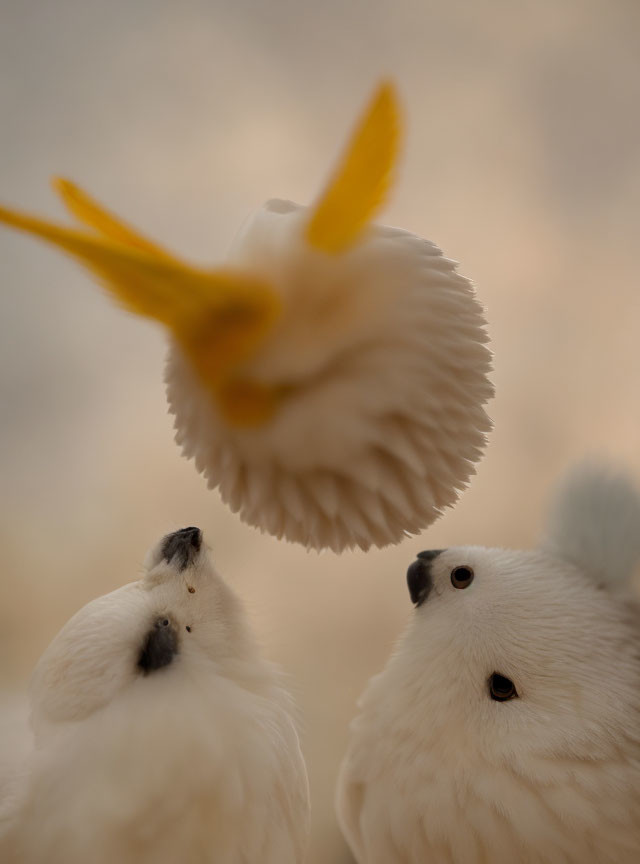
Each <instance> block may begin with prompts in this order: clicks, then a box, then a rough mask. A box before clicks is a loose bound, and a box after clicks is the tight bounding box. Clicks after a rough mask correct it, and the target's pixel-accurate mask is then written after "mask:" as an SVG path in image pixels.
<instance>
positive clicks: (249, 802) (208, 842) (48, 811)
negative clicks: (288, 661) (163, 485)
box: [0, 527, 309, 864]
mask: <svg viewBox="0 0 640 864" xmlns="http://www.w3.org/2000/svg"><path fill="white" fill-rule="evenodd" d="M31 708H32V721H33V728H34V733H35V743H36V747H35V749H34V751H33V753H32V755H31V758H30V760H29V762H28V764H27V765H26V766H25V771H24V783H23V785H22V787H18V789H17V790H16V794H15V797H14V798H13V800H12V801H10V802H4V803H5V806H4V807H0V811H1V812H2V813H5V812H6V813H7V816H6V818H4V819H3V820H2V823H1V824H0V860H1V861H2V864H115V862H117V864H177V862H181V864H256V862H258V861H260V862H264V864H302V861H303V860H304V855H305V847H306V840H307V828H308V816H309V800H308V790H307V778H306V771H305V766H304V762H303V759H302V755H301V752H300V747H299V743H298V736H297V733H296V727H295V723H294V720H293V717H292V706H291V702H290V699H289V696H288V694H287V693H286V691H285V690H284V688H283V685H282V682H281V677H280V674H279V672H278V670H277V669H276V668H275V667H273V666H272V665H271V664H269V663H267V662H266V661H264V660H262V659H261V658H260V656H259V654H258V650H257V647H256V644H255V640H254V638H253V636H252V634H251V632H250V630H249V627H248V625H247V622H246V620H245V615H244V612H243V610H242V607H241V605H240V603H239V600H238V598H237V597H236V596H235V595H234V593H233V592H232V591H231V590H230V588H229V587H228V586H227V585H226V584H225V583H224V582H223V580H222V579H221V578H220V576H219V575H218V573H217V572H216V570H215V569H214V568H213V566H212V564H211V561H210V559H209V555H208V553H207V550H206V549H205V548H204V546H203V543H202V534H201V532H200V530H199V529H198V528H194V527H190V528H185V529H182V530H181V531H177V532H174V533H173V534H170V535H168V536H167V537H165V538H164V539H163V540H162V541H161V542H160V543H159V544H158V546H156V547H155V549H154V550H152V552H151V553H150V554H149V556H148V559H147V563H146V568H145V573H144V575H143V576H142V578H141V579H139V580H138V581H136V582H132V583H130V584H128V585H125V586H124V587H122V588H119V589H118V590H116V591H114V592H112V593H111V594H107V595H106V596H104V597H100V598H98V599H97V600H94V601H92V602H91V603H89V604H87V605H86V606H85V607H84V608H82V609H81V610H80V611H79V612H78V613H77V614H76V615H75V616H74V617H73V618H72V619H71V620H70V621H69V622H68V623H67V624H66V625H65V627H63V629H62V630H61V631H60V633H59V634H58V635H57V636H56V638H55V639H54V640H53V642H52V643H51V645H50V646H49V648H48V649H47V650H46V651H45V653H44V655H43V657H42V658H41V660H40V662H39V663H38V666H37V668H36V671H35V674H34V677H33V682H32V687H31ZM0 804H2V802H0ZM3 829H4V833H3Z"/></svg>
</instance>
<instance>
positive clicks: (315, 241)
mask: <svg viewBox="0 0 640 864" xmlns="http://www.w3.org/2000/svg"><path fill="white" fill-rule="evenodd" d="M399 143H400V109H399V105H398V99H397V96H396V92H395V89H394V87H393V85H392V84H391V83H389V82H384V83H382V84H381V85H380V86H379V88H378V90H377V91H376V93H375V94H374V96H373V99H372V100H371V102H370V104H369V106H368V108H367V110H366V111H365V113H364V116H363V117H362V119H361V121H360V123H359V124H358V126H357V127H356V129H355V131H354V133H353V135H352V137H351V140H350V142H349V145H348V147H347V150H346V152H345V154H344V156H343V157H342V160H341V161H340V163H339V165H338V168H337V170H336V172H335V173H334V175H333V177H332V178H331V180H330V182H329V185H328V186H327V188H326V190H325V191H324V193H323V194H322V196H321V198H320V200H319V201H318V203H317V204H316V205H315V207H314V208H313V212H312V215H311V218H310V220H309V222H308V224H307V229H306V238H307V240H308V242H309V244H310V245H311V246H313V247H314V248H315V249H319V250H320V251H322V252H329V253H334V254H335V253H339V252H343V251H344V250H345V249H347V248H348V247H349V246H352V245H353V244H354V243H355V242H356V241H357V239H358V237H359V236H360V234H361V233H362V231H363V230H364V229H365V228H366V226H367V225H368V224H369V223H370V222H371V220H372V219H373V217H374V216H375V214H376V212H377V211H378V210H379V209H380V207H381V206H382V205H383V204H384V202H385V200H386V197H387V193H388V191H389V189H390V187H391V183H392V180H393V169H394V166H395V162H396V158H397V154H398V149H399Z"/></svg>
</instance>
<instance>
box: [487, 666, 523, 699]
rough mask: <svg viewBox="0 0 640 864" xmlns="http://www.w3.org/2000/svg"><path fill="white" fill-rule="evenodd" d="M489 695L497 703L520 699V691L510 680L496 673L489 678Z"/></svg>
mask: <svg viewBox="0 0 640 864" xmlns="http://www.w3.org/2000/svg"><path fill="white" fill-rule="evenodd" d="M489 695H490V696H491V698H492V699H493V700H494V701H496V702H508V701H509V699H517V698H518V691H517V690H516V685H515V684H514V683H513V681H512V680H511V679H510V678H505V676H504V675H500V674H499V673H498V672H494V673H493V675H492V676H491V678H489Z"/></svg>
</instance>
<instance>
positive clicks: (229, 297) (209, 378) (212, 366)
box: [0, 180, 280, 423]
mask: <svg viewBox="0 0 640 864" xmlns="http://www.w3.org/2000/svg"><path fill="white" fill-rule="evenodd" d="M55 186H56V189H57V191H58V192H59V193H60V195H61V197H62V200H63V201H64V203H65V204H66V206H67V207H68V209H69V211H70V212H71V214H72V215H73V216H75V218H76V219H78V220H79V221H80V222H81V223H83V227H82V228H68V227H64V226H60V225H56V224H54V223H52V222H48V221H45V220H43V219H39V218H37V217H34V216H30V215H28V214H25V213H20V212H18V211H16V210H8V209H6V208H0V222H4V223H5V224H6V225H9V226H11V227H13V228H17V229H19V230H22V231H26V232H28V233H29V234H33V235H35V236H36V237H40V238H41V239H43V240H46V241H48V242H49V243H52V244H53V245H54V246H57V247H58V248H59V249H62V250H63V251H65V252H67V253H68V254H70V255H72V256H73V257H74V258H75V259H76V260H78V261H80V263H81V264H84V266H85V267H87V268H88V269H89V270H90V271H91V272H92V273H93V274H94V275H95V276H96V277H97V278H98V279H99V280H100V281H101V282H102V284H103V285H104V287H105V288H106V290H107V291H108V292H109V293H110V294H111V296H112V297H113V298H114V299H115V300H116V301H118V302H119V303H121V304H122V305H123V306H124V307H125V308H127V309H128V310H129V311H131V312H135V313H136V314H138V315H142V316H144V317H147V318H152V319H154V320H155V321H159V322H160V323H161V324H164V325H165V326H166V327H167V328H168V329H169V330H170V331H171V332H172V333H173V335H174V336H175V338H176V339H177V341H178V342H179V343H180V345H181V347H182V348H183V350H184V352H185V353H186V354H187V356H188V357H189V359H190V360H191V361H192V363H193V365H194V366H195V368H196V370H197V371H198V373H199V375H200V377H201V379H202V380H203V382H204V383H205V384H206V385H207V386H208V388H209V389H210V391H211V392H212V393H213V395H214V396H215V397H216V399H217V400H218V402H219V403H220V407H221V409H222V411H223V413H225V414H226V415H227V416H228V418H229V419H230V420H232V422H239V423H242V422H252V420H255V419H259V418H256V417H255V415H256V413H260V412H256V411H255V406H253V409H254V410H253V415H254V416H253V418H252V417H251V413H252V412H251V411H250V410H248V407H249V408H250V407H252V406H247V405H246V401H247V400H246V396H244V395H243V393H242V392H236V391H242V387H241V386H239V385H238V383H237V382H236V380H235V372H236V370H237V369H238V367H239V366H240V365H241V364H242V363H243V362H245V361H246V360H247V359H248V358H249V357H250V356H251V355H252V354H253V352H254V351H255V350H256V348H257V347H258V346H259V344H260V343H261V341H262V340H263V339H264V337H265V336H266V335H267V334H268V332H269V331H270V330H271V328H272V326H273V324H274V322H275V320H276V319H277V317H278V315H279V312H280V304H279V300H278V296H277V294H276V293H275V292H274V291H273V290H272V289H271V287H270V286H269V285H268V284H267V283H266V282H265V281H264V280H263V279H261V278H259V277H256V276H254V275H252V274H249V273H243V272H241V271H236V270H231V269H228V270H225V269H217V270H201V269H198V268H195V267H191V266H190V265H188V264H186V263H184V262H182V261H180V260H179V259H178V258H176V257H174V256H173V255H171V254H170V253H169V252H167V251H166V250H164V249H162V248H161V247H160V246H157V245H156V244H155V243H153V242H151V241H150V240H147V239H146V238H145V237H143V236H142V235H140V234H138V233H137V232H136V231H135V230H134V229H133V228H131V227H129V226H128V225H126V224H125V223H124V222H122V221H121V220H119V219H118V218H116V217H115V216H114V215H113V214H111V213H109V212H107V211H106V210H105V209H104V208H103V207H101V206H100V205H99V204H97V202H95V201H93V200H92V199H91V198H89V196H88V195H86V194H85V193H84V192H82V191H81V190H80V189H79V188H78V187H77V186H75V185H73V184H72V183H70V182H69V181H68V180H57V181H55ZM261 402H262V403H266V400H265V399H264V398H262V400H261ZM263 410H264V409H263Z"/></svg>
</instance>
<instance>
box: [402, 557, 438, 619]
mask: <svg viewBox="0 0 640 864" xmlns="http://www.w3.org/2000/svg"><path fill="white" fill-rule="evenodd" d="M441 552H442V549H430V550H428V551H426V552H418V557H417V559H416V560H415V561H414V562H413V564H410V565H409V569H408V570H407V586H408V588H409V596H410V597H411V602H412V603H413V604H414V605H415V606H422V604H423V603H424V601H425V600H426V599H427V597H428V596H429V594H430V593H431V589H432V588H433V573H432V572H431V563H432V561H433V559H434V558H437V557H438V555H439V554H440V553H441Z"/></svg>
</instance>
